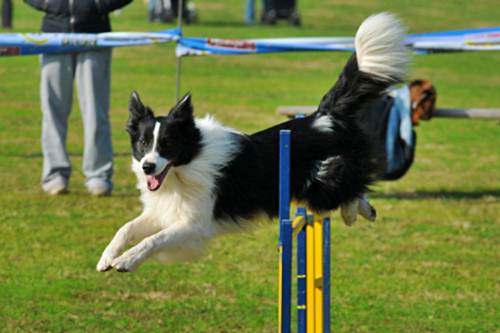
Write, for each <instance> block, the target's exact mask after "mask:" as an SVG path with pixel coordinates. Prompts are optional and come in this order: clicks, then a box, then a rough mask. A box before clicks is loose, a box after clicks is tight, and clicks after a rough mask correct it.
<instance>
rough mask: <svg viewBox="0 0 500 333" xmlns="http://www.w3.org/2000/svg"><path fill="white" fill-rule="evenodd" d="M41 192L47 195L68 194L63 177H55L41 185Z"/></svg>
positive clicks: (66, 183) (66, 182)
mask: <svg viewBox="0 0 500 333" xmlns="http://www.w3.org/2000/svg"><path fill="white" fill-rule="evenodd" d="M42 188H43V190H44V191H45V192H46V193H47V194H49V195H61V194H65V193H68V181H67V180H66V179H64V178H63V177H56V178H54V179H52V180H50V181H48V182H47V183H45V184H43V185H42Z"/></svg>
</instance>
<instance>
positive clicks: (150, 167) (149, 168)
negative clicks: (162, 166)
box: [142, 162, 156, 175]
mask: <svg viewBox="0 0 500 333" xmlns="http://www.w3.org/2000/svg"><path fill="white" fill-rule="evenodd" d="M155 168H156V164H154V163H151V162H144V163H143V164H142V170H144V173H145V174H146V175H150V174H152V173H153V172H154V171H155Z"/></svg>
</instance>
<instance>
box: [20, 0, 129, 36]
mask: <svg viewBox="0 0 500 333" xmlns="http://www.w3.org/2000/svg"><path fill="white" fill-rule="evenodd" d="M24 2H26V3H27V4H28V5H30V6H33V7H35V8H36V9H38V10H41V11H43V12H45V16H44V17H43V21H42V31H43V32H90V33H98V32H108V31H111V25H110V23H109V17H108V14H109V13H110V12H112V11H113V10H116V9H119V8H121V7H123V6H125V5H127V4H129V3H130V2H132V0H24Z"/></svg>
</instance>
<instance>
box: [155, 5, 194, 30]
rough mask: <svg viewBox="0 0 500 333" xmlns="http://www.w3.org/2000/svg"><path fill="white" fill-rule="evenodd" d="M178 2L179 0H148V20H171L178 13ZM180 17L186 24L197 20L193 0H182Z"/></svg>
mask: <svg viewBox="0 0 500 333" xmlns="http://www.w3.org/2000/svg"><path fill="white" fill-rule="evenodd" d="M179 2H180V0H148V19H149V21H150V22H154V21H160V22H162V23H171V22H173V21H174V20H175V19H176V18H177V14H178V13H179ZM182 19H183V21H184V22H185V23H186V24H190V23H194V22H196V21H197V20H198V16H197V14H196V10H195V8H194V2H192V1H188V0H184V1H182Z"/></svg>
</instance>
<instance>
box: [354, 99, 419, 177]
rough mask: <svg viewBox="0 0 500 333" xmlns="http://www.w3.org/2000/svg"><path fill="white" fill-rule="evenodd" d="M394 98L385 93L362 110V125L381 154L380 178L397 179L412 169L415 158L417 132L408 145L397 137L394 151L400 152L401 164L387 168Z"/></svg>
mask: <svg viewBox="0 0 500 333" xmlns="http://www.w3.org/2000/svg"><path fill="white" fill-rule="evenodd" d="M393 103H394V99H393V98H392V97H391V96H389V95H387V94H384V95H382V96H380V97H379V98H378V99H377V100H376V101H374V102H372V103H370V105H367V106H366V107H365V108H364V110H363V112H360V113H359V115H360V121H361V126H362V127H363V128H364V130H365V131H366V133H368V134H369V135H370V136H371V138H372V141H373V142H375V143H376V145H375V147H376V149H377V155H378V156H380V159H379V160H378V163H379V169H380V170H379V174H378V178H379V179H380V180H397V179H399V178H401V177H403V176H404V175H405V174H406V172H407V171H408V170H409V169H410V167H411V165H412V164H413V160H414V158H415V147H416V145H417V134H416V133H415V131H412V133H413V145H412V146H408V145H407V144H406V143H405V141H403V140H402V139H401V138H399V137H398V138H397V139H396V142H395V143H394V144H395V146H396V147H394V153H395V154H398V155H399V156H398V161H399V164H398V165H397V168H395V169H394V170H390V171H389V170H387V159H388V156H387V154H386V151H385V149H386V147H385V146H386V141H387V127H388V126H387V125H388V122H389V114H390V112H391V108H392V105H393Z"/></svg>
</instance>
